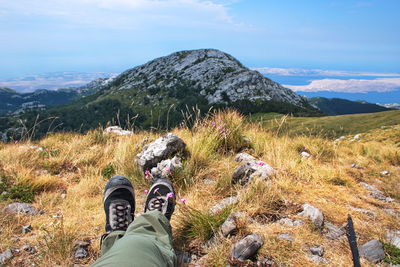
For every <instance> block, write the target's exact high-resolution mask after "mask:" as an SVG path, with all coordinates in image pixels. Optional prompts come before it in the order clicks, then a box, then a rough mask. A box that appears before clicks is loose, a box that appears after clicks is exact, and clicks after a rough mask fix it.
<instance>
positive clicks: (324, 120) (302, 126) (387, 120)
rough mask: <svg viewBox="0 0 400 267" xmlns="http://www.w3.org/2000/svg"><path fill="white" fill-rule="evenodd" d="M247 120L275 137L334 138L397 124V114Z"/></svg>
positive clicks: (255, 116) (264, 116) (273, 115)
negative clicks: (285, 135)
mask: <svg viewBox="0 0 400 267" xmlns="http://www.w3.org/2000/svg"><path fill="white" fill-rule="evenodd" d="M248 120H249V121H251V122H256V123H260V125H261V126H262V127H264V128H265V129H267V130H269V131H272V132H275V133H279V134H288V135H290V136H296V135H307V136H321V137H328V138H337V137H339V136H342V135H348V134H357V133H364V132H367V131H369V130H372V129H377V128H380V127H382V126H392V125H397V124H400V110H393V111H385V112H377V113H366V114H352V115H341V116H325V117H291V116H287V117H286V116H285V115H282V114H277V113H267V114H262V113H257V114H253V115H250V116H249V117H248Z"/></svg>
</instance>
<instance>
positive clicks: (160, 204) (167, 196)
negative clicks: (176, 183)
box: [144, 178, 175, 220]
mask: <svg viewBox="0 0 400 267" xmlns="http://www.w3.org/2000/svg"><path fill="white" fill-rule="evenodd" d="M174 209H175V192H174V189H173V188H172V184H171V181H170V180H169V179H165V178H160V179H157V180H156V181H155V182H154V184H153V185H152V186H151V188H150V190H149V193H148V194H147V199H146V204H145V206H144V212H147V211H151V210H158V211H160V212H161V213H162V214H164V215H165V217H167V219H168V220H170V219H171V216H172V213H174Z"/></svg>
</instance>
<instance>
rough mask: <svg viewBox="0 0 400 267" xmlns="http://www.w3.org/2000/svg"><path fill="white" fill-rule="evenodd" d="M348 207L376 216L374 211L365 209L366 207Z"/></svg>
mask: <svg viewBox="0 0 400 267" xmlns="http://www.w3.org/2000/svg"><path fill="white" fill-rule="evenodd" d="M348 208H349V209H351V210H354V211H358V212H361V213H365V214H367V215H369V216H372V217H376V213H375V212H373V211H370V210H367V209H360V208H355V207H352V206H348Z"/></svg>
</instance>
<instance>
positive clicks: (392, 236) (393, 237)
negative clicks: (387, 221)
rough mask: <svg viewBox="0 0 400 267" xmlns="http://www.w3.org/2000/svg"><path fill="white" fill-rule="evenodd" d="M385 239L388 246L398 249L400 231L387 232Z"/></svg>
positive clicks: (399, 245)
mask: <svg viewBox="0 0 400 267" xmlns="http://www.w3.org/2000/svg"><path fill="white" fill-rule="evenodd" d="M386 239H387V240H388V241H389V243H390V244H392V245H393V246H395V247H397V248H399V249H400V231H389V232H388V233H387V235H386Z"/></svg>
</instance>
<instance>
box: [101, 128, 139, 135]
mask: <svg viewBox="0 0 400 267" xmlns="http://www.w3.org/2000/svg"><path fill="white" fill-rule="evenodd" d="M104 133H106V134H108V133H113V134H116V135H121V136H122V135H132V134H133V132H132V131H127V130H123V129H122V128H121V127H119V126H110V127H107V128H106V129H104Z"/></svg>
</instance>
